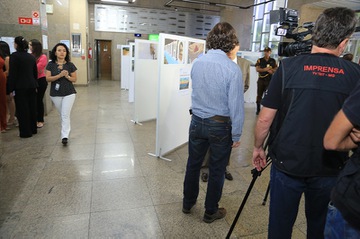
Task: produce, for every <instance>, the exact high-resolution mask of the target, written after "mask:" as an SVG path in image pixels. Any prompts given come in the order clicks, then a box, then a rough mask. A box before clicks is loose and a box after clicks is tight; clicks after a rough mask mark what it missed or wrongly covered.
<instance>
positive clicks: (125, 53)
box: [120, 45, 131, 90]
mask: <svg viewBox="0 0 360 239" xmlns="http://www.w3.org/2000/svg"><path fill="white" fill-rule="evenodd" d="M130 63H131V57H130V45H121V74H120V75H121V79H120V87H121V89H124V90H127V89H129V78H130V70H131V68H130Z"/></svg>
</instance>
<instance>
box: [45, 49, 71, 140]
mask: <svg viewBox="0 0 360 239" xmlns="http://www.w3.org/2000/svg"><path fill="white" fill-rule="evenodd" d="M50 59H51V61H50V62H49V63H48V65H47V66H46V80H47V81H49V82H51V86H50V97H51V100H52V102H53V103H54V105H55V107H56V108H57V110H58V111H59V113H60V117H61V143H62V144H63V145H64V146H65V145H67V143H68V138H69V134H70V130H71V126H70V114H71V109H72V106H73V104H74V102H75V95H76V91H75V88H74V85H73V83H74V82H76V79H77V77H76V70H77V68H76V66H75V65H74V64H73V63H72V62H70V52H69V49H68V47H67V46H66V45H65V44H63V43H58V44H56V45H55V46H54V48H53V49H52V50H51V53H50Z"/></svg>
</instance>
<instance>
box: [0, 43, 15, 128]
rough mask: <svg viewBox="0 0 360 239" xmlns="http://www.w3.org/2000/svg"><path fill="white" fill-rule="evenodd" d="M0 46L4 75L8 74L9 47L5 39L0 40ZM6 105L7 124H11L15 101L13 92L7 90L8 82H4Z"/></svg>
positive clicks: (13, 119)
mask: <svg viewBox="0 0 360 239" xmlns="http://www.w3.org/2000/svg"><path fill="white" fill-rule="evenodd" d="M0 48H1V50H2V53H3V55H4V56H5V58H4V59H5V68H4V72H5V76H6V77H8V75H9V62H10V47H9V44H7V43H6V42H5V41H0ZM6 107H7V111H8V114H9V118H8V119H7V126H11V125H14V124H15V120H16V119H15V101H14V96H13V93H12V92H10V90H9V84H8V83H6Z"/></svg>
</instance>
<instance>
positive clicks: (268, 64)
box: [255, 47, 278, 115]
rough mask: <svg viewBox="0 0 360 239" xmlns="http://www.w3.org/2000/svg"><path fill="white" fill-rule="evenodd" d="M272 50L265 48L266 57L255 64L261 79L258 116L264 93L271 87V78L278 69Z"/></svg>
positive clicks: (258, 85) (257, 104)
mask: <svg viewBox="0 0 360 239" xmlns="http://www.w3.org/2000/svg"><path fill="white" fill-rule="evenodd" d="M270 55H271V48H270V47H265V49H264V57H262V58H259V59H258V60H257V62H256V64H255V68H256V71H257V72H259V79H258V81H257V96H256V114H257V115H258V114H259V112H260V101H261V99H262V97H263V94H264V92H265V91H266V90H267V88H268V87H269V83H270V80H271V76H272V75H273V74H274V73H275V71H276V69H277V68H278V66H277V64H276V61H275V59H274V58H271V57H270Z"/></svg>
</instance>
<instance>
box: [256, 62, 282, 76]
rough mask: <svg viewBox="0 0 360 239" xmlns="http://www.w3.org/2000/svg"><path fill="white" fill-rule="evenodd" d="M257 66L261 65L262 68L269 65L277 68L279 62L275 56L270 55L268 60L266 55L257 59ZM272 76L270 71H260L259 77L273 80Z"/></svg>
mask: <svg viewBox="0 0 360 239" xmlns="http://www.w3.org/2000/svg"><path fill="white" fill-rule="evenodd" d="M255 66H259V67H260V68H266V67H269V66H271V67H272V68H276V67H277V64H276V61H275V59H274V58H271V57H270V58H269V59H268V60H266V59H265V58H264V57H262V58H259V59H258V60H257V62H256V64H255ZM271 76H272V74H270V73H268V72H259V79H262V80H271Z"/></svg>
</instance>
